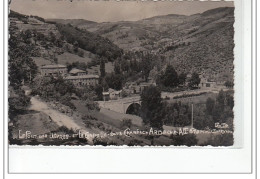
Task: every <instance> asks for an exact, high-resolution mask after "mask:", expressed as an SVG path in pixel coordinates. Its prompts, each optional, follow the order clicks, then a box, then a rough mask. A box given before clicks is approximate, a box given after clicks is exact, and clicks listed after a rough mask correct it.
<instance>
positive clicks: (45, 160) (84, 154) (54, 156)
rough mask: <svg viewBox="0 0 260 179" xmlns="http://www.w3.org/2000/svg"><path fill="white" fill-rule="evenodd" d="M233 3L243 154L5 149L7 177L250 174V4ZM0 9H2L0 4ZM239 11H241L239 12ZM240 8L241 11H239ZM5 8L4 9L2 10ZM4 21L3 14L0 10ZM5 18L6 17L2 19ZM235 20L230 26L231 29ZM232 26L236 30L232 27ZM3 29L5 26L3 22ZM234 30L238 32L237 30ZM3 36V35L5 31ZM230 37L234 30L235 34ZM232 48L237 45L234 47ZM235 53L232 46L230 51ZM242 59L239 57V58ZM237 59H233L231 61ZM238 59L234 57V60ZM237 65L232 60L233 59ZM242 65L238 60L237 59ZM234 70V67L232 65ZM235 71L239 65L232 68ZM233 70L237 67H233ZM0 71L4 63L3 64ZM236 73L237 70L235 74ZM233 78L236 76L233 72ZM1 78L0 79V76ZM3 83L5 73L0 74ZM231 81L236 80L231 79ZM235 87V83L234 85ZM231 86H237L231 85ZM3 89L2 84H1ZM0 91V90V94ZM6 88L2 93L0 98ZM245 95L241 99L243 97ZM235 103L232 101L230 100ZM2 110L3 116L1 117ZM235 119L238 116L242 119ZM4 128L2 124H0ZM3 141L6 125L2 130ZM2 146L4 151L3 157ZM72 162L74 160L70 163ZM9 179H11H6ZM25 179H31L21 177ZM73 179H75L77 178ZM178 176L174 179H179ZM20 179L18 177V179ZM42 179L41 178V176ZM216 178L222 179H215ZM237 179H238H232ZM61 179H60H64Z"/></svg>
mask: <svg viewBox="0 0 260 179" xmlns="http://www.w3.org/2000/svg"><path fill="white" fill-rule="evenodd" d="M239 2H241V1H239V0H236V1H235V9H236V13H237V12H238V9H240V10H243V11H242V12H243V14H244V16H243V17H244V19H241V22H243V23H242V24H243V26H238V27H244V28H241V33H243V35H244V38H243V41H242V42H240V44H244V45H243V50H241V51H240V52H244V53H243V59H244V60H243V62H244V63H243V64H241V63H240V65H242V66H241V67H242V68H241V69H243V70H242V71H241V73H240V74H243V76H241V78H239V82H243V83H242V84H241V83H240V85H241V86H243V87H244V89H243V91H244V92H243V91H239V89H236V92H238V93H236V95H238V94H239V95H241V96H242V98H244V101H243V103H240V104H241V105H243V106H241V108H240V109H242V110H239V112H241V113H242V112H244V113H242V114H244V115H243V117H244V119H247V120H244V124H243V125H244V131H243V132H244V133H243V134H244V135H243V139H244V140H243V141H244V142H243V144H242V145H243V148H241V149H205V148H204V149H202V148H199V149H172V148H170V149H169V148H163V149H160V148H152V149H144V148H141V149H137V148H135V149H93V148H88V149H82V148H80V147H75V148H76V149H74V150H68V149H61V148H59V149H49V148H46V149H36V148H32V149H30V148H26V149H25V148H24V149H21V148H19V149H17V148H10V150H9V155H10V158H9V159H10V161H9V164H10V166H11V167H10V172H14V171H15V172H29V173H33V172H48V173H50V172H53V173H57V172H63V173H64V172H65V173H66V172H84V173H85V172H90V173H91V172H92V173H93V172H94V173H102V172H117V173H118V172H127V173H129V172H135V173H136V172H141V173H143V172H146V173H147V172H151V173H154V172H159V173H162V172H166V173H167V172H168V173H169V172H170V173H172V172H174V173H188V172H189V173H190V172H191V173H201V172H209V173H211V172H214V173H219V172H221V173H223V172H224V173H230V172H231V173H244V172H246V173H247V172H251V95H250V94H251V18H250V16H251V1H250V0H244V1H243V4H242V3H239ZM1 5H2V4H1ZM241 5H242V6H241ZM242 7H243V9H242ZM5 8H6V7H5ZM5 13H6V15H7V9H6V10H5ZM6 17H7V16H6ZM237 22H238V21H237V19H236V23H237ZM236 26H237V24H236ZM5 27H7V22H5ZM239 29H240V28H239ZM6 32H7V31H6ZM236 32H238V31H237V29H236ZM235 42H236V45H237V43H239V42H238V41H235ZM5 47H7V37H5ZM236 48H237V46H236ZM5 50H6V52H5V60H6V59H7V48H6V49H5ZM240 57H242V56H240ZM236 58H237V57H236ZM238 58H239V57H238ZM236 60H237V59H236ZM241 60H242V59H241ZM235 65H236V64H235ZM238 65H239V63H238ZM236 67H237V66H236ZM5 69H7V63H6V62H5ZM236 70H237V69H236ZM236 72H237V71H236ZM1 75H2V74H1ZM5 77H7V70H6V71H5ZM236 78H237V76H236ZM236 82H237V81H236ZM236 85H237V83H236ZM5 87H7V80H5ZM1 90H2V89H1ZM6 93H7V88H6V89H5V94H6ZM245 94H246V95H245ZM236 99H237V96H236ZM5 106H7V96H5ZM6 109H7V108H5V115H7V110H6ZM241 113H240V116H242V115H241ZM6 117H7V116H5V119H7V118H6ZM5 124H7V123H5ZM5 132H6V136H7V125H6V126H5ZM6 142H7V140H5V146H6V151H7V149H8V148H7V143H6ZM202 156H203V157H202ZM4 157H5V164H6V165H5V166H6V168H5V173H7V166H8V165H7V164H8V163H7V159H8V158H7V155H5V156H4ZM75 159H76V160H75ZM6 176H8V178H9V177H10V176H11V177H12V178H13V177H14V176H16V175H7V174H6ZM22 176H23V177H26V178H30V177H35V176H34V175H22ZM77 176H79V175H77ZM182 176H183V175H181V176H180V177H182ZM20 177H21V176H19V178H20ZM46 177H47V176H46ZM221 177H222V176H221ZM236 177H238V178H239V176H236ZM65 178H66V176H65ZM200 178H203V176H201V177H200Z"/></svg>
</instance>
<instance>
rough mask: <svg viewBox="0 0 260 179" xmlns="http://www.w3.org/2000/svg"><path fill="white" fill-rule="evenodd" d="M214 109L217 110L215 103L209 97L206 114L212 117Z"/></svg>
mask: <svg viewBox="0 0 260 179" xmlns="http://www.w3.org/2000/svg"><path fill="white" fill-rule="evenodd" d="M214 108H215V101H214V100H213V99H212V98H210V97H209V98H208V99H207V101H206V113H207V114H208V115H212V112H213V110H214Z"/></svg>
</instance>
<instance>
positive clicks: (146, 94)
mask: <svg viewBox="0 0 260 179" xmlns="http://www.w3.org/2000/svg"><path fill="white" fill-rule="evenodd" d="M141 101H142V103H141V109H140V113H141V117H142V119H143V122H144V124H148V125H150V126H151V127H154V128H158V129H161V128H162V125H163V120H162V119H163V112H162V109H163V103H162V98H161V91H160V90H159V88H157V87H155V86H149V87H148V88H147V89H145V90H144V91H143V92H142V94H141Z"/></svg>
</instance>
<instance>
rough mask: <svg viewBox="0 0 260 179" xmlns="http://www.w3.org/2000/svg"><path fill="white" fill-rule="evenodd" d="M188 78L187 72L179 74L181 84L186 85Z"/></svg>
mask: <svg viewBox="0 0 260 179" xmlns="http://www.w3.org/2000/svg"><path fill="white" fill-rule="evenodd" d="M186 78H187V74H186V73H181V74H180V75H179V84H180V85H185V82H186Z"/></svg>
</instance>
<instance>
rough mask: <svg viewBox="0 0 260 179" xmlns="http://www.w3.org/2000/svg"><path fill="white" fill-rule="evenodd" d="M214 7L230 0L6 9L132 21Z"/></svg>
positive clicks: (31, 3) (46, 1)
mask: <svg viewBox="0 0 260 179" xmlns="http://www.w3.org/2000/svg"><path fill="white" fill-rule="evenodd" d="M217 7H234V2H233V1H229V2H227V1H220V2H216V1H211V2H210V1H204V2H201V1H174V0H173V1H157V2H152V1H115V0H110V1H102V0H99V1H95V0H72V2H71V0H12V2H11V4H10V9H11V10H14V11H16V12H19V13H22V14H26V15H37V16H40V17H43V18H45V19H86V20H91V21H95V22H116V21H136V20H140V19H145V18H149V17H153V16H158V15H167V14H181V15H191V14H196V13H202V12H204V11H206V10H209V9H214V8H217Z"/></svg>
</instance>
